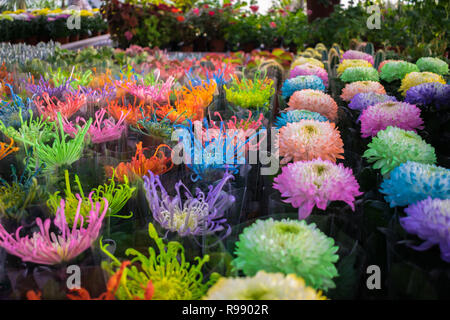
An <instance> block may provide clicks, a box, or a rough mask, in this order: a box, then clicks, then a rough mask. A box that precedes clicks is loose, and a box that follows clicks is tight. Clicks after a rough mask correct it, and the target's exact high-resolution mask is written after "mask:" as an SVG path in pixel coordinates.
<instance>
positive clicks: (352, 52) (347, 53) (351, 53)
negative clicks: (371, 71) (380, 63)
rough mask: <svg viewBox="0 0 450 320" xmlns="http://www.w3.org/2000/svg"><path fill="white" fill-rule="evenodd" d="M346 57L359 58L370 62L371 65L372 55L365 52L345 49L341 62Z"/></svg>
mask: <svg viewBox="0 0 450 320" xmlns="http://www.w3.org/2000/svg"><path fill="white" fill-rule="evenodd" d="M346 59H361V60H366V61H368V62H370V64H371V65H373V57H372V56H371V55H370V54H368V53H365V52H361V51H356V50H347V51H345V52H344V54H343V55H342V59H341V62H342V61H343V60H346Z"/></svg>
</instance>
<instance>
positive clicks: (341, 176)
mask: <svg viewBox="0 0 450 320" xmlns="http://www.w3.org/2000/svg"><path fill="white" fill-rule="evenodd" d="M273 188H274V189H277V190H279V191H280V193H281V196H282V197H284V198H287V199H286V200H283V201H284V202H287V203H290V204H292V206H293V207H294V208H298V216H299V219H305V218H306V217H308V216H309V215H310V214H311V212H312V210H313V208H314V206H317V207H318V208H319V209H322V210H325V209H326V208H327V206H328V203H329V202H330V201H344V202H345V203H347V204H348V205H349V206H350V207H351V208H352V210H355V205H354V201H355V197H357V196H360V195H361V194H362V192H360V191H359V185H358V182H357V181H356V179H355V177H354V176H353V172H352V169H350V168H345V167H344V166H343V164H342V163H339V164H334V163H333V162H331V161H328V160H321V159H315V160H311V161H297V162H294V163H289V164H288V165H287V166H285V167H283V168H282V171H281V174H279V175H278V176H277V177H276V178H275V179H274V184H273Z"/></svg>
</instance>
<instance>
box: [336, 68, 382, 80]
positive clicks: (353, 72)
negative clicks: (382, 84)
mask: <svg viewBox="0 0 450 320" xmlns="http://www.w3.org/2000/svg"><path fill="white" fill-rule="evenodd" d="M340 78H341V80H342V81H344V82H356V81H380V78H379V76H378V71H377V70H376V69H375V68H373V67H351V68H347V69H345V71H344V72H343V73H342V75H341V77H340Z"/></svg>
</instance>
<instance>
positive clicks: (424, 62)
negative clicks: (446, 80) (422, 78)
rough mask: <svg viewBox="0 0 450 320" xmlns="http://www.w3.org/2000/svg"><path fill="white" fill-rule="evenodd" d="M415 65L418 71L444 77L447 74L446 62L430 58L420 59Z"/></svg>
mask: <svg viewBox="0 0 450 320" xmlns="http://www.w3.org/2000/svg"><path fill="white" fill-rule="evenodd" d="M416 65H417V66H418V67H419V69H420V71H428V72H434V73H437V74H440V75H441V76H445V75H447V74H448V64H447V62H445V61H443V60H441V59H439V58H432V57H422V58H420V59H419V60H417V62H416Z"/></svg>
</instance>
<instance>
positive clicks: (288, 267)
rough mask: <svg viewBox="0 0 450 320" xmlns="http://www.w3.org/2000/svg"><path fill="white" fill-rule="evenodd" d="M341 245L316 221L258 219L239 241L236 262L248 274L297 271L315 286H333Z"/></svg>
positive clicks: (309, 284) (326, 288)
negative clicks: (338, 251) (320, 228)
mask: <svg viewBox="0 0 450 320" xmlns="http://www.w3.org/2000/svg"><path fill="white" fill-rule="evenodd" d="M337 250H338V247H337V246H335V243H334V240H333V239H332V238H329V237H327V236H326V235H325V234H324V233H322V232H321V231H320V230H319V229H317V227H316V225H315V224H314V223H312V224H309V225H308V224H307V223H306V222H305V221H304V220H301V221H298V220H288V219H284V220H281V221H275V220H273V219H268V220H257V221H256V222H255V223H254V224H252V225H251V226H250V227H247V228H245V229H244V231H243V233H242V234H241V235H240V236H239V241H238V242H237V243H236V251H235V254H236V256H237V257H236V258H235V259H234V261H233V265H234V266H235V267H236V268H237V269H239V270H242V271H243V272H244V274H245V275H247V276H253V275H255V274H256V273H257V272H258V271H260V270H264V271H266V272H282V273H284V274H291V273H294V274H296V275H298V276H300V277H302V278H303V279H304V280H305V282H306V284H307V285H308V286H311V287H313V288H314V289H322V290H328V289H329V288H334V287H335V284H334V282H333V280H332V279H333V278H334V277H336V276H337V275H338V272H337V270H336V267H335V266H334V263H335V262H336V261H337V260H338V259H339V256H338V255H337V254H336V251H337Z"/></svg>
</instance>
